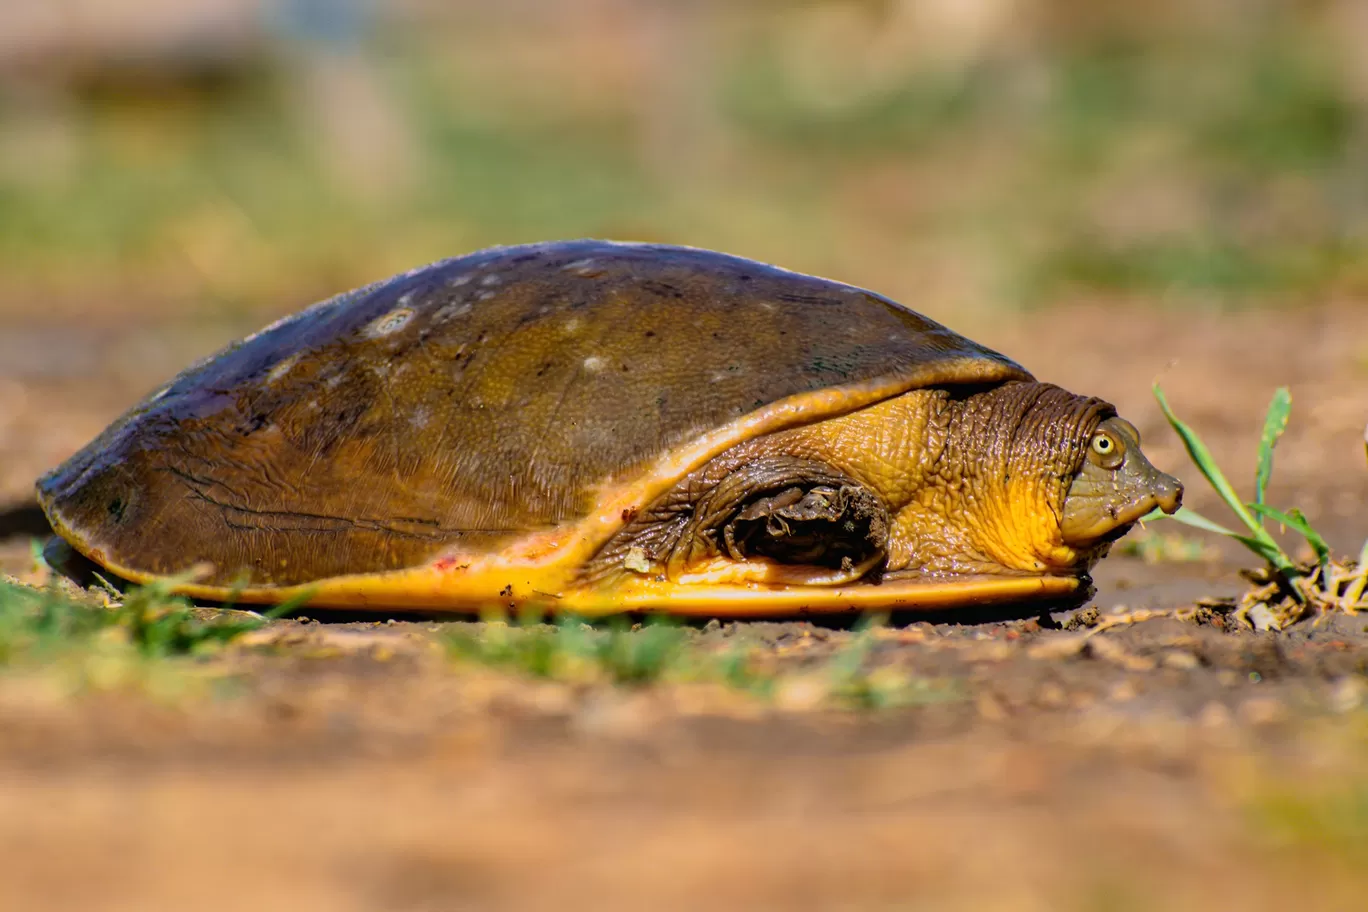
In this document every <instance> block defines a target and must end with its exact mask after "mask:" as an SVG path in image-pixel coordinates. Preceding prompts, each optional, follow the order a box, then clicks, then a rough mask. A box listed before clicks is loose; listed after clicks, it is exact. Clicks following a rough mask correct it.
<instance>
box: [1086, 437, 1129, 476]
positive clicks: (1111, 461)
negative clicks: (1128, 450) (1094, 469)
mask: <svg viewBox="0 0 1368 912" xmlns="http://www.w3.org/2000/svg"><path fill="white" fill-rule="evenodd" d="M1089 449H1090V450H1091V453H1090V454H1089V455H1090V456H1091V457H1092V460H1093V462H1095V463H1097V464H1098V465H1100V466H1102V468H1104V469H1114V468H1116V467H1117V466H1119V465H1120V464H1121V456H1122V452H1123V448H1122V445H1121V441H1119V440H1117V439H1116V438H1115V437H1113V436H1112V435H1111V434H1108V433H1107V432H1105V431H1103V432H1101V433H1098V434H1094V435H1093V439H1092V443H1091V444H1090V445H1089Z"/></svg>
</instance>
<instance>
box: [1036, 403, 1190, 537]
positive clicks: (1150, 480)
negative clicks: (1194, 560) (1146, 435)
mask: <svg viewBox="0 0 1368 912" xmlns="http://www.w3.org/2000/svg"><path fill="white" fill-rule="evenodd" d="M1087 447H1088V452H1087V455H1086V457H1085V458H1084V460H1083V467H1082V468H1081V469H1080V470H1079V471H1078V474H1077V475H1075V476H1074V479H1073V481H1072V483H1071V484H1070V485H1069V491H1068V494H1067V495H1066V496H1065V498H1064V515H1063V519H1062V521H1061V523H1060V531H1061V533H1062V535H1063V540H1064V543H1065V544H1067V545H1070V546H1072V547H1086V546H1088V545H1092V544H1097V543H1102V542H1106V541H1110V540H1112V539H1114V538H1119V537H1120V536H1121V535H1124V534H1125V532H1126V530H1127V529H1129V528H1130V527H1131V525H1132V524H1134V523H1135V521H1136V520H1138V519H1140V517H1142V516H1144V515H1146V514H1147V513H1149V512H1150V511H1151V510H1154V509H1155V508H1156V507H1157V508H1159V509H1160V510H1163V511H1164V512H1165V513H1170V514H1171V513H1174V512H1176V511H1177V509H1178V507H1179V506H1180V505H1181V504H1182V502H1183V483H1182V482H1181V481H1179V480H1178V479H1177V478H1174V477H1173V476H1172V475H1169V474H1166V473H1164V472H1161V471H1159V470H1158V469H1156V468H1155V467H1154V466H1153V465H1151V464H1150V461H1149V460H1148V459H1146V458H1145V454H1144V453H1142V452H1141V451H1140V432H1139V431H1137V430H1136V429H1135V425H1133V424H1131V423H1130V422H1129V421H1126V420H1125V419H1124V418H1118V417H1111V418H1108V419H1106V420H1105V421H1103V422H1101V423H1100V424H1099V425H1098V426H1097V429H1096V430H1094V431H1093V434H1092V437H1091V438H1089V440H1088V442H1087Z"/></svg>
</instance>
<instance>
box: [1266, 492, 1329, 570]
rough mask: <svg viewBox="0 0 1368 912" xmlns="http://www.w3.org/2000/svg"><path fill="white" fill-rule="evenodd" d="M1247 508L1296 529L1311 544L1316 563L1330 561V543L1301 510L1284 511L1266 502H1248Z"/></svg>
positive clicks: (1322, 563) (1321, 563) (1324, 563)
mask: <svg viewBox="0 0 1368 912" xmlns="http://www.w3.org/2000/svg"><path fill="white" fill-rule="evenodd" d="M1249 508H1250V509H1251V510H1253V511H1254V512H1255V513H1258V514H1259V515H1260V516H1266V517H1267V518H1269V519H1271V520H1273V521H1274V522H1275V523H1278V524H1280V525H1283V526H1287V527H1288V528H1290V529H1296V530H1297V531H1298V532H1300V533H1301V534H1302V536H1303V537H1305V538H1306V542H1307V544H1309V545H1310V546H1311V550H1312V551H1315V552H1316V562H1317V563H1318V564H1320V565H1321V566H1325V565H1326V564H1328V563H1329V562H1330V545H1329V544H1328V543H1327V542H1326V540H1325V539H1324V538H1323V537H1322V536H1321V534H1320V533H1319V532H1317V531H1316V530H1315V529H1314V528H1312V526H1311V523H1310V522H1308V521H1307V519H1306V517H1305V516H1304V515H1303V514H1302V511H1301V510H1298V509H1297V508H1296V507H1293V508H1292V509H1290V510H1288V511H1287V512H1286V513H1284V512H1283V511H1282V510H1275V509H1274V508H1272V507H1270V506H1268V505H1267V504H1249Z"/></svg>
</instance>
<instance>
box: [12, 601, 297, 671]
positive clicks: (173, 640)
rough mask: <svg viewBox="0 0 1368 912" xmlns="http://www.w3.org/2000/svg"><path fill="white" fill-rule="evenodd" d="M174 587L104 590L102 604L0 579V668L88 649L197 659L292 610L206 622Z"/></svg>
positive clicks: (142, 656) (278, 609)
mask: <svg viewBox="0 0 1368 912" xmlns="http://www.w3.org/2000/svg"><path fill="white" fill-rule="evenodd" d="M176 582H177V581H176V580H174V579H172V580H166V581H162V582H157V583H151V584H148V585H146V586H136V587H132V588H130V589H129V590H128V591H127V592H126V593H121V592H118V591H117V590H115V589H114V588H113V587H107V588H106V589H105V594H106V595H107V596H109V599H101V598H100V597H99V596H98V595H97V594H94V593H91V594H86V595H79V596H78V595H75V594H71V593H68V592H65V591H63V590H62V589H60V588H58V586H57V585H56V584H55V583H53V584H49V585H47V586H43V587H33V586H26V585H23V584H20V583H16V582H11V581H8V580H0V667H4V666H7V665H15V664H24V663H42V662H45V661H49V660H51V659H53V658H55V657H57V656H62V655H70V654H72V653H79V652H82V651H87V650H89V651H108V650H110V649H113V650H114V651H118V652H123V653H125V654H127V655H128V656H129V657H132V658H138V659H143V660H160V659H169V658H175V657H180V656H196V655H202V654H204V653H206V652H209V651H212V650H213V649H215V648H217V647H219V646H222V645H223V644H225V643H228V642H230V641H232V640H234V639H236V638H237V637H239V636H241V635H242V634H244V633H247V632H248V631H251V630H256V629H258V628H260V627H261V626H263V625H264V624H266V623H267V622H268V621H269V620H270V619H271V618H273V617H276V616H279V615H281V614H284V613H286V612H288V611H292V610H294V609H295V608H297V607H299V605H298V602H291V603H288V604H285V605H280V606H277V607H276V608H274V609H273V610H272V611H270V612H269V613H267V614H263V615H247V614H246V613H242V616H240V617H237V616H235V617H224V616H222V615H219V616H217V617H214V618H211V619H207V618H205V617H204V616H203V614H202V612H200V611H198V610H197V609H196V608H195V607H194V606H193V605H192V604H191V603H190V602H189V601H187V600H186V599H184V598H182V597H180V596H175V595H172V594H171V589H172V588H173V587H174V586H175V585H176Z"/></svg>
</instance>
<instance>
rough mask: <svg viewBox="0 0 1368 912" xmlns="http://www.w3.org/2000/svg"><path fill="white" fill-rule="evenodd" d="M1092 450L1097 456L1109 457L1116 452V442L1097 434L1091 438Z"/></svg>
mask: <svg viewBox="0 0 1368 912" xmlns="http://www.w3.org/2000/svg"><path fill="white" fill-rule="evenodd" d="M1092 448H1093V452H1094V453H1096V454H1097V455H1098V456H1110V455H1111V454H1112V453H1115V452H1116V441H1114V440H1112V439H1111V438H1110V437H1108V436H1107V435H1106V434H1098V435H1097V436H1096V437H1094V438H1093V442H1092Z"/></svg>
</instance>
